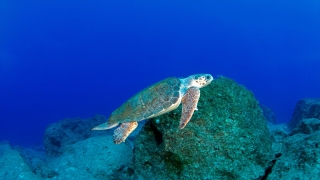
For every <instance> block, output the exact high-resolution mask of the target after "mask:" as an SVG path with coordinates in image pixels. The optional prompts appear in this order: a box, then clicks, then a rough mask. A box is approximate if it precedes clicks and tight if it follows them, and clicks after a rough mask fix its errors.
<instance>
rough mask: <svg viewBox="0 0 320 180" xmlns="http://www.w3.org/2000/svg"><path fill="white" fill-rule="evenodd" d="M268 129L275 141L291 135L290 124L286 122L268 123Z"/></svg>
mask: <svg viewBox="0 0 320 180" xmlns="http://www.w3.org/2000/svg"><path fill="white" fill-rule="evenodd" d="M268 129H269V131H270V133H271V137H272V139H273V140H274V141H279V140H282V139H283V138H285V137H287V136H289V134H290V130H289V129H288V125H287V124H286V123H283V124H272V123H268Z"/></svg>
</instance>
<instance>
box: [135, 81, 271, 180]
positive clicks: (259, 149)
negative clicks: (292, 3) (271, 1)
mask: <svg viewBox="0 0 320 180" xmlns="http://www.w3.org/2000/svg"><path fill="white" fill-rule="evenodd" d="M180 116H181V108H178V109H176V110H174V111H172V112H170V113H168V114H165V115H162V116H160V117H157V118H154V119H151V120H150V121H149V122H147V124H146V125H145V127H144V128H143V129H142V130H141V132H140V133H139V135H138V136H137V138H136V140H135V142H134V143H135V149H134V153H133V166H134V169H135V175H136V176H138V177H140V178H145V179H150V178H151V179H152V178H153V179H197V178H201V179H257V178H259V177H262V176H263V175H264V173H265V169H266V168H267V167H268V164H269V162H270V161H271V160H272V159H273V153H272V150H271V144H272V143H271V140H270V133H269V131H268V129H267V125H266V121H265V119H264V117H263V114H262V111H261V109H260V107H259V104H258V102H257V100H256V99H255V98H254V95H253V94H252V92H250V91H249V90H247V89H246V88H245V87H243V86H241V85H238V84H237V83H236V82H234V81H233V80H231V79H228V78H224V77H221V78H218V79H217V80H214V81H212V83H211V84H209V85H208V86H207V87H205V88H203V89H202V91H201V97H200V100H199V103H198V111H196V112H195V113H194V115H193V117H192V120H191V121H190V122H189V123H188V125H187V126H186V127H185V128H184V129H182V130H180V129H178V128H177V127H178V126H179V119H180Z"/></svg>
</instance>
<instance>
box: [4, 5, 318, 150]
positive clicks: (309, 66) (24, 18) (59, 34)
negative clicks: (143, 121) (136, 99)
mask: <svg viewBox="0 0 320 180" xmlns="http://www.w3.org/2000/svg"><path fill="white" fill-rule="evenodd" d="M319 69H320V1H317V0H314V1H311V0H309V1H295V0H290V1H289V0H282V1H256V0H255V1H253V0H252V1H245V2H243V1H236V0H231V1H223V2H221V1H201V2H199V1H190V0H189V1H164V0H162V1H152V0H151V1H146V0H136V1H134V2H133V1H84V0H80V1H67V2H66V1H62V0H57V1H40V0H34V1H12V0H1V1H0V141H1V140H9V141H10V142H11V143H12V144H14V145H18V144H19V145H25V146H27V145H32V144H41V143H42V138H43V134H44V130H45V128H46V126H47V125H48V124H50V123H54V122H56V121H58V120H61V119H64V118H73V117H80V118H89V117H92V116H94V115H95V114H103V115H105V116H108V115H109V114H110V113H111V112H112V111H113V110H114V109H116V108H117V107H118V106H119V105H121V104H122V103H123V102H124V101H125V100H126V99H128V98H129V97H131V96H132V95H134V94H135V93H136V92H138V91H139V90H141V89H143V88H145V87H147V86H149V85H151V84H153V83H155V82H157V81H159V80H162V79H164V78H167V77H170V76H176V77H186V76H189V75H191V74H195V73H211V74H212V75H213V76H217V75H223V76H226V77H229V78H232V79H234V80H236V81H237V82H238V83H240V84H243V85H244V86H246V87H247V88H248V89H250V90H251V91H253V93H254V94H255V96H256V98H257V99H258V100H259V102H260V103H262V104H264V105H266V106H268V107H269V108H271V109H273V111H274V112H275V113H276V116H277V121H278V122H279V123H283V122H288V121H289V120H290V118H291V114H292V111H293V108H294V106H295V103H296V102H297V101H298V100H299V99H301V98H306V97H311V98H313V97H318V98H319V97H320V83H319V82H320V71H319Z"/></svg>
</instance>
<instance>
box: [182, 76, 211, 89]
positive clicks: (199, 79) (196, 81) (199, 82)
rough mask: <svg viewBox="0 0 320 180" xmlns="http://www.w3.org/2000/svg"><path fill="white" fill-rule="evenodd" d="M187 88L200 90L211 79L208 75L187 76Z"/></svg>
mask: <svg viewBox="0 0 320 180" xmlns="http://www.w3.org/2000/svg"><path fill="white" fill-rule="evenodd" d="M187 79H189V86H190V87H191V86H192V87H197V88H202V87H205V86H207V85H208V84H210V83H211V81H212V80H213V77H212V76H211V75H210V74H195V75H191V76H189V77H188V78H187Z"/></svg>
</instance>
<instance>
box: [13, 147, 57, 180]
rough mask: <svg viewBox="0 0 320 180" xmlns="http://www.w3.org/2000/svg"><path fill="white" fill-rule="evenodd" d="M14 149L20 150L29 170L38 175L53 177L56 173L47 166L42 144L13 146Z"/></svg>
mask: <svg viewBox="0 0 320 180" xmlns="http://www.w3.org/2000/svg"><path fill="white" fill-rule="evenodd" d="M14 149H15V150H18V151H19V152H20V155H21V156H22V157H23V159H24V162H25V163H26V164H27V165H28V166H29V168H30V170H31V171H32V172H33V173H34V174H36V175H38V176H39V177H41V178H53V177H55V176H57V175H58V173H57V172H55V171H54V170H52V169H50V168H48V167H47V164H46V154H45V150H44V148H43V147H42V146H32V147H28V148H23V147H14Z"/></svg>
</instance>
